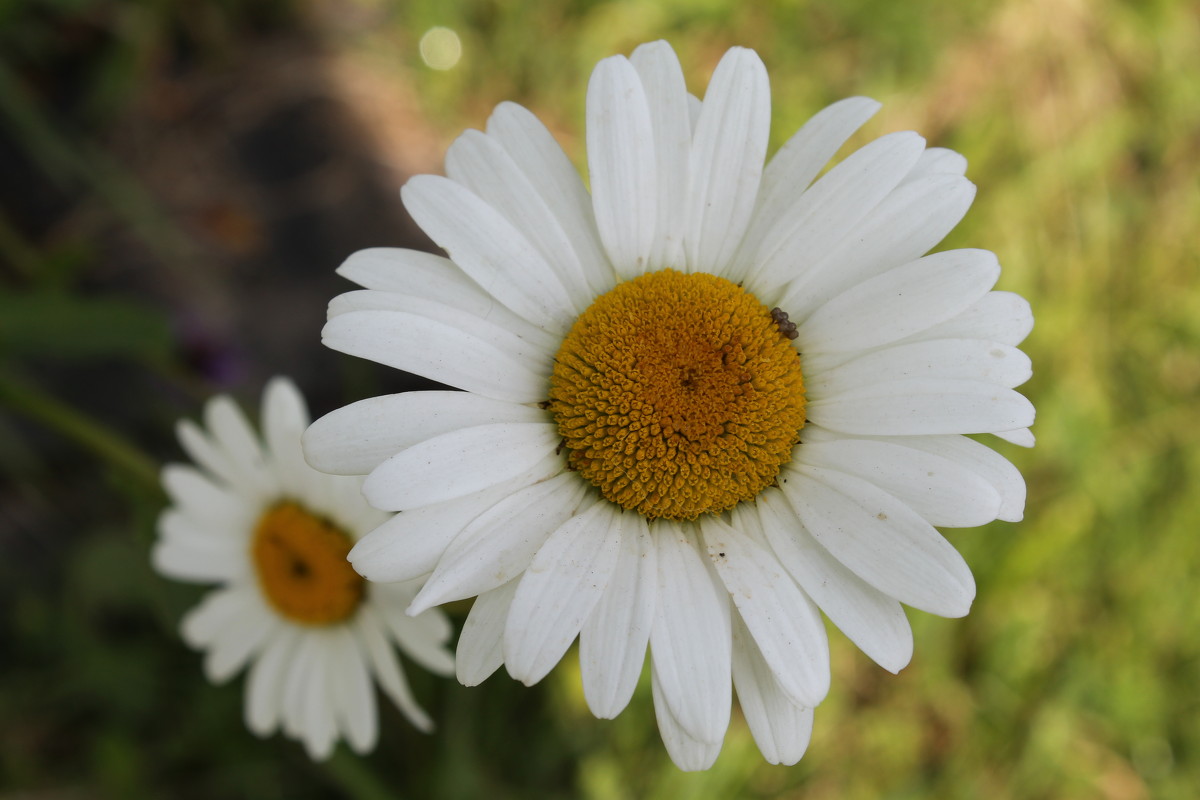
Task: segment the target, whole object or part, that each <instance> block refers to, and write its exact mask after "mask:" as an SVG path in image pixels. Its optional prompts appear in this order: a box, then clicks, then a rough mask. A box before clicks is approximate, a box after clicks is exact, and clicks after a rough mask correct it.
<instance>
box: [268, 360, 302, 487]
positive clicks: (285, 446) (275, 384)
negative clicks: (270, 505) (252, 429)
mask: <svg viewBox="0 0 1200 800" xmlns="http://www.w3.org/2000/svg"><path fill="white" fill-rule="evenodd" d="M261 419H262V428H263V438H264V440H265V441H266V445H267V453H268V454H269V455H270V459H271V463H273V464H274V465H275V471H276V473H277V474H278V475H279V480H280V488H281V490H282V491H283V492H284V493H285V494H288V495H291V496H293V497H305V496H306V495H307V494H308V491H307V490H308V486H309V482H310V481H311V480H312V476H311V475H310V474H309V473H311V470H310V469H309V467H308V464H307V463H305V461H304V454H303V453H302V452H301V450H300V435H301V434H302V433H304V429H305V428H306V427H307V426H308V423H309V418H308V406H307V405H306V404H305V402H304V396H303V395H301V394H300V390H299V389H298V388H296V384H294V383H292V381H291V380H289V379H288V378H273V379H271V382H270V383H268V384H267V388H266V389H265V390H264V391H263V400H262V414H261Z"/></svg>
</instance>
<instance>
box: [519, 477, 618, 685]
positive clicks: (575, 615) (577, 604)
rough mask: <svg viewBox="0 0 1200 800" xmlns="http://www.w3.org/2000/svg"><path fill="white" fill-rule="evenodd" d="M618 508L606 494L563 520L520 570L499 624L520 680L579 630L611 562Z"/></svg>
mask: <svg viewBox="0 0 1200 800" xmlns="http://www.w3.org/2000/svg"><path fill="white" fill-rule="evenodd" d="M620 548H621V512H620V510H619V508H618V507H617V506H615V505H614V504H612V503H610V502H608V501H607V500H598V501H597V502H596V503H595V504H594V505H593V506H592V507H591V508H589V509H588V510H586V511H584V512H583V513H581V514H577V515H576V516H574V517H572V518H571V519H569V520H567V522H566V523H564V524H563V525H562V527H560V528H559V529H558V530H556V531H555V532H554V533H552V534H551V535H550V538H549V539H547V540H546V543H545V544H544V545H542V548H541V549H540V550H538V551H537V555H535V556H534V558H533V562H532V563H530V565H529V569H528V570H526V572H525V575H524V577H522V578H521V584H520V586H518V587H517V593H516V595H515V596H514V597H513V602H512V608H511V609H509V613H508V622H507V624H506V625H505V628H504V663H505V666H506V667H507V668H508V673H509V674H510V675H512V676H513V677H514V678H516V679H517V680H519V681H521V682H522V683H524V684H525V685H526V686H531V685H533V684H535V683H537V682H538V681H540V680H541V679H542V678H544V677H545V676H546V673H548V672H549V671H550V670H551V669H553V668H554V665H555V664H557V663H558V662H559V660H560V659H561V658H562V657H563V654H564V653H566V652H567V648H568V647H570V646H571V642H572V641H574V640H575V637H576V636H577V635H579V629H580V628H581V627H583V621H584V620H585V619H587V618H588V615H590V614H591V613H592V609H593V608H595V607H596V603H597V602H599V600H600V597H601V595H603V594H604V589H605V587H607V586H608V580H609V576H611V575H612V571H613V567H614V566H616V563H617V555H618V553H619V552H620Z"/></svg>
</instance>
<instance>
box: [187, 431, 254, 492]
mask: <svg viewBox="0 0 1200 800" xmlns="http://www.w3.org/2000/svg"><path fill="white" fill-rule="evenodd" d="M175 436H176V438H178V439H179V443H180V444H181V445H183V449H184V452H186V453H187V454H188V457H189V458H191V459H192V461H194V462H196V464H197V465H199V466H200V467H202V468H203V469H204V471H205V472H207V473H208V474H209V475H210V476H211V477H213V478H216V479H217V480H218V481H220V482H221V483H222V484H224V485H226V486H237V485H238V484H239V483H240V482H241V477H242V474H241V472H240V471H239V469H238V466H237V465H236V464H234V463H233V462H232V460H231V459H230V458H229V455H228V454H227V453H226V452H225V450H224V449H222V448H218V447H217V446H216V444H214V443H213V440H212V439H210V438H209V436H208V434H207V433H205V432H204V429H203V428H201V427H200V426H199V425H197V424H196V423H194V422H192V421H191V420H190V419H181V420H179V422H178V423H176V425H175Z"/></svg>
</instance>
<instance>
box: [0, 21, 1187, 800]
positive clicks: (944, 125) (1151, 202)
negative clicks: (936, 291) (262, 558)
mask: <svg viewBox="0 0 1200 800" xmlns="http://www.w3.org/2000/svg"><path fill="white" fill-rule="evenodd" d="M435 26H443V27H446V28H449V29H451V30H453V31H455V32H456V34H457V37H458V39H459V41H460V43H461V58H460V60H458V61H457V63H456V64H455V65H454V66H453V67H451V68H449V69H433V68H431V67H430V66H429V65H428V63H427V61H426V60H425V59H424V58H423V57H422V51H421V48H420V44H419V43H420V41H421V38H422V36H423V34H425V32H426V31H427V30H429V29H430V28H432V27H435ZM660 37H661V38H666V39H668V40H669V41H671V43H672V44H673V45H674V46H675V48H676V50H677V51H678V52H679V55H680V58H681V60H682V62H683V64H684V69H685V71H686V72H687V74H688V79H689V85H690V88H691V89H692V90H693V91H695V92H698V93H699V92H701V91H702V90H703V87H704V85H705V83H706V81H707V78H708V75H709V74H710V73H711V70H712V69H713V67H714V66H715V64H716V62H717V60H718V59H719V57H720V55H721V54H722V52H723V51H724V50H725V49H726V48H727V47H729V46H731V45H734V44H741V45H746V46H750V47H753V48H755V49H756V50H757V51H758V52H759V53H760V54H761V56H762V57H763V59H764V61H765V62H766V64H767V67H768V69H769V71H770V76H771V83H772V93H773V102H774V119H773V127H772V131H773V137H772V138H773V143H774V145H776V146H777V145H778V144H779V143H781V142H782V141H783V140H784V139H785V138H786V137H787V136H788V135H790V133H791V132H793V131H794V130H795V129H796V128H797V127H798V126H799V125H800V124H801V123H802V122H803V121H804V120H805V119H806V118H807V117H808V116H809V115H810V114H812V113H813V112H815V111H816V110H818V109H819V108H821V107H822V106H823V105H825V104H826V103H829V102H831V101H833V100H836V99H839V98H841V97H844V96H848V95H852V94H866V95H870V96H872V97H875V98H877V99H878V100H880V101H882V102H883V103H884V108H883V111H882V112H881V113H880V114H879V115H878V116H877V117H876V119H875V120H873V121H872V122H871V123H869V125H868V126H867V129H866V130H865V131H864V132H863V134H862V135H861V136H860V137H858V138H856V139H855V140H854V142H852V144H855V145H857V144H861V143H863V142H864V141H866V140H867V139H868V138H870V137H874V136H877V135H880V134H882V133H885V132H889V131H893V130H901V129H908V128H912V129H916V130H918V131H919V132H921V133H922V134H923V135H925V136H926V137H927V138H928V139H929V141H930V143H931V144H935V145H940V146H946V147H951V148H954V149H956V150H959V151H960V152H962V153H964V154H965V155H966V156H967V157H968V159H969V160H970V164H971V167H970V169H969V171H968V177H970V178H971V179H972V180H973V181H974V182H975V183H976V184H977V185H978V187H979V194H978V198H977V200H976V202H975V205H974V207H973V209H972V210H971V212H970V213H969V214H968V216H967V218H966V220H965V221H964V223H963V224H962V225H961V226H960V227H959V228H958V229H957V230H956V231H955V232H954V233H953V234H952V235H951V237H950V239H949V240H947V242H946V243H945V244H944V245H943V246H944V247H954V246H972V247H983V248H987V249H991V250H994V251H995V252H997V253H998V254H999V256H1000V260H1001V263H1002V264H1003V266H1004V274H1003V276H1002V278H1001V281H1000V286H999V288H1002V289H1009V290H1013V291H1017V292H1020V293H1021V294H1023V295H1025V296H1026V297H1027V298H1029V300H1030V301H1031V302H1032V304H1033V308H1034V313H1035V317H1036V319H1037V326H1036V328H1035V330H1034V332H1033V334H1032V335H1031V337H1030V338H1029V340H1028V341H1027V342H1026V343H1025V345H1024V347H1025V349H1026V350H1027V351H1028V352H1029V354H1030V355H1031V356H1032V358H1033V361H1034V366H1035V376H1034V379H1033V380H1032V381H1031V382H1030V383H1029V384H1028V385H1027V386H1026V387H1024V389H1023V391H1025V392H1027V393H1028V395H1029V396H1030V397H1031V398H1032V399H1033V400H1034V402H1035V404H1036V405H1037V408H1038V422H1037V425H1036V426H1035V429H1034V430H1035V432H1036V433H1037V435H1038V445H1037V447H1036V448H1035V449H1033V450H1029V451H1025V450H1021V449H1020V448H1016V447H1011V446H1008V445H1005V444H1004V443H997V447H998V448H999V449H1000V450H1001V451H1002V452H1004V453H1005V455H1007V456H1009V457H1010V458H1011V459H1012V460H1013V461H1014V462H1015V463H1017V465H1018V466H1020V468H1021V469H1022V471H1023V472H1024V474H1025V476H1026V478H1027V480H1028V482H1029V503H1028V508H1027V512H1026V519H1025V521H1024V522H1021V523H1018V524H1015V525H1014V524H1003V523H997V524H993V525H991V526H989V527H987V528H984V529H979V530H967V531H951V532H950V533H949V536H950V539H951V541H952V542H953V543H954V544H955V545H956V546H957V547H958V548H959V549H960V550H961V551H962V552H963V554H964V555H965V557H966V559H967V561H968V562H969V563H970V564H971V566H972V567H973V569H974V571H975V575H976V577H977V579H978V585H979V594H978V599H977V600H976V602H975V606H974V609H973V610H972V612H971V615H970V616H969V617H967V618H966V619H963V620H942V619H938V618H934V617H930V616H928V615H925V614H922V613H920V612H911V613H910V616H911V618H912V621H913V626H914V629H915V635H916V655H915V657H914V659H913V662H912V664H911V665H910V666H909V667H908V668H907V669H905V670H904V671H903V673H902V674H900V675H899V676H892V675H890V674H888V673H886V672H884V671H883V670H882V669H880V668H878V667H876V666H875V665H873V664H872V663H871V662H870V661H869V660H868V659H867V658H866V657H865V656H863V655H862V654H861V653H859V652H857V651H856V650H855V649H854V648H853V646H851V645H850V644H849V643H848V642H847V641H846V640H845V639H844V638H843V637H841V636H840V634H836V633H834V634H833V636H832V648H833V674H834V681H833V688H832V690H831V692H830V694H829V698H828V699H827V700H826V701H825V703H824V704H823V705H822V706H821V707H820V708H819V709H818V711H817V723H816V730H815V734H814V737H813V742H812V745H811V747H810V749H809V752H808V754H807V755H806V757H805V758H804V760H803V761H802V762H801V763H800V764H799V765H798V766H796V767H792V768H784V767H771V766H768V765H766V764H764V763H763V762H762V759H761V757H760V756H759V754H758V752H757V749H756V748H755V746H754V744H753V742H752V740H751V739H750V736H749V733H748V731H747V729H746V726H745V723H744V722H743V721H742V720H741V718H740V717H739V716H738V714H737V713H736V712H735V714H734V719H733V722H732V724H731V727H730V732H729V736H728V739H727V740H726V744H725V748H724V751H723V753H722V755H721V757H720V758H719V759H718V761H717V763H716V766H715V767H714V768H713V769H712V770H710V771H709V772H707V773H701V774H694V775H688V774H683V773H681V772H679V771H678V770H677V769H676V768H675V767H674V766H673V765H672V764H671V763H670V761H669V760H668V758H667V756H666V754H665V752H664V750H663V748H662V746H661V744H660V742H659V737H658V734H657V731H656V729H655V726H654V721H653V712H652V709H651V703H650V699H649V692H648V688H647V687H645V686H643V687H641V688H640V689H639V692H638V694H637V696H635V698H634V701H633V703H632V705H631V706H630V708H629V709H628V710H627V711H626V712H625V713H624V714H622V715H621V716H620V717H619V718H618V719H617V720H615V721H612V722H606V721H597V720H594V719H592V718H591V716H590V714H589V713H588V712H587V710H586V707H585V705H584V703H583V699H582V694H581V690H580V684H579V676H578V668H577V663H576V660H575V657H574V655H573V654H572V655H568V657H567V658H566V659H565V660H564V662H563V663H562V664H561V665H560V666H559V667H558V668H557V669H556V670H555V671H554V672H553V673H552V675H551V676H550V678H548V679H547V680H545V681H543V682H542V683H541V684H539V685H538V686H536V687H534V688H532V689H526V688H524V687H521V686H519V685H518V684H516V683H514V682H513V681H511V680H510V679H509V678H508V677H507V676H506V675H504V674H503V673H501V674H498V675H496V676H493V678H491V679H490V680H489V681H488V682H487V683H485V684H484V685H483V686H482V687H479V688H475V689H466V688H463V687H461V686H458V685H457V684H455V683H453V681H435V680H433V679H431V678H429V677H428V676H426V675H423V674H421V673H420V672H418V671H416V670H415V669H414V670H412V671H411V674H412V679H413V682H414V684H415V688H416V690H417V694H418V697H419V698H420V699H421V701H422V702H423V704H424V705H425V706H426V707H427V708H429V709H430V710H431V711H432V713H433V716H434V718H435V720H437V721H438V723H439V728H440V729H439V731H438V733H437V734H435V735H434V736H431V737H425V736H422V735H420V734H418V733H416V732H415V731H414V730H413V729H412V728H411V727H409V726H408V725H407V724H406V723H405V722H404V720H403V719H402V718H401V717H400V716H399V714H398V713H396V712H395V711H394V710H392V709H390V708H386V707H385V709H384V714H383V734H382V738H381V741H380V744H379V747H378V748H377V750H376V752H375V753H374V754H372V755H371V756H370V757H369V758H366V759H358V758H355V757H353V756H350V755H349V754H348V753H347V752H345V751H339V753H338V754H337V755H336V756H335V757H334V759H333V760H332V761H331V762H329V763H328V764H323V765H314V764H311V763H310V762H309V761H308V760H307V758H306V757H305V756H304V754H303V752H302V750H301V748H300V747H299V746H298V745H295V744H293V743H290V742H288V741H285V740H283V739H282V738H281V737H276V738H273V739H268V740H266V741H261V742H260V741H259V740H256V739H255V738H254V737H253V736H252V735H251V734H249V733H248V732H247V731H246V730H245V729H244V728H243V727H242V723H241V710H240V709H241V706H240V704H241V683H240V680H238V681H234V682H233V683H232V684H230V685H227V686H223V687H213V686H210V685H208V684H207V683H206V682H205V681H204V679H203V677H202V675H201V672H200V657H199V656H198V655H197V654H195V653H192V652H190V651H188V650H187V649H186V647H185V646H184V645H183V644H182V643H181V642H180V641H179V638H178V635H177V633H176V627H177V622H178V619H179V616H180V614H181V613H183V611H185V610H186V609H187V608H188V607H190V606H191V605H192V604H193V603H195V602H196V601H197V599H198V598H199V596H200V595H201V594H202V592H201V590H200V589H198V588H195V587H188V586H180V585H176V584H169V583H167V582H166V581H163V580H160V579H159V578H157V577H156V576H155V575H154V574H152V573H151V571H150V569H149V567H148V565H147V552H148V545H149V543H150V542H151V541H152V537H153V525H154V518H155V516H156V515H157V513H158V511H159V509H160V508H161V504H162V502H163V498H162V496H161V495H160V494H159V491H158V489H157V488H156V485H155V472H156V470H157V468H158V464H159V463H161V462H163V461H166V460H173V459H179V458H181V454H180V452H179V450H178V448H177V446H176V445H175V444H174V442H173V439H172V426H173V424H174V420H175V419H177V418H178V417H180V416H186V415H191V416H195V415H196V414H197V413H198V411H199V407H200V404H201V403H202V401H203V400H204V399H205V398H206V397H208V396H209V395H211V394H212V393H214V392H218V391H229V392H232V393H234V394H235V395H236V396H238V397H239V398H240V399H241V400H243V401H244V402H245V403H247V404H249V405H251V406H252V407H253V406H254V405H256V404H257V398H258V395H259V391H260V389H261V386H262V384H263V382H264V381H265V379H266V378H267V377H268V376H270V375H272V374H276V373H284V374H290V375H293V376H295V377H296V378H297V380H298V381H299V382H300V384H301V386H302V388H304V389H305V391H306V392H307V393H308V394H309V396H310V399H311V404H312V406H313V409H314V412H315V413H317V414H320V413H324V412H325V411H328V410H330V409H332V408H334V407H336V406H338V405H341V404H343V403H345V402H348V401H350V400H354V399H359V398H361V397H364V396H367V395H370V394H376V393H380V392H384V391H398V390H401V389H406V388H420V387H421V386H423V385H425V384H422V383H421V382H420V381H415V380H410V379H408V378H406V377H404V376H400V375H396V374H395V373H394V372H391V371H388V370H385V369H381V368H377V367H375V366H374V365H370V364H365V363H360V362H357V361H354V360H352V359H349V358H343V357H340V356H338V355H337V354H334V353H330V352H326V351H325V350H323V348H321V347H320V345H319V330H320V326H321V323H322V321H323V317H324V306H325V303H326V302H327V301H328V299H329V298H330V297H332V296H333V295H334V294H336V293H338V292H340V291H344V290H345V289H347V288H348V287H349V285H348V284H346V283H344V282H342V281H341V280H340V279H338V278H337V277H336V276H334V275H333V273H332V270H333V268H334V267H336V266H337V265H338V263H340V261H341V259H342V258H344V257H345V256H346V255H347V254H349V253H350V252H352V251H353V250H356V249H360V248H364V247H369V246H381V245H394V246H414V247H422V246H428V242H427V241H426V240H425V239H424V238H423V237H422V236H421V234H420V232H419V231H416V230H415V229H414V228H413V226H412V223H411V221H409V220H408V219H407V217H406V216H405V214H404V212H403V209H402V208H401V207H400V204H399V199H398V195H397V192H396V188H397V187H398V186H399V185H400V184H401V183H402V182H403V181H404V180H405V178H406V177H407V176H408V175H411V174H414V173H419V172H429V171H438V170H439V169H440V166H441V157H442V154H443V153H444V151H445V148H446V146H447V145H448V144H449V142H450V141H451V140H452V139H453V137H454V136H455V135H456V134H457V133H458V132H459V131H461V130H462V129H463V128H464V127H469V126H470V127H482V126H483V124H484V122H485V120H486V117H487V114H488V113H489V111H490V109H491V107H492V106H493V105H495V104H496V103H498V102H500V101H502V100H515V101H518V102H521V103H523V104H525V105H527V106H529V107H530V108H532V109H533V110H534V111H535V112H536V113H537V114H538V115H539V116H540V117H541V118H542V119H544V120H545V121H546V122H547V124H548V125H550V126H551V128H552V130H554V131H555V133H556V135H557V136H558V137H559V139H560V141H561V142H562V143H563V144H564V146H565V147H566V148H567V150H568V152H569V153H570V154H571V156H572V157H573V158H574V159H575V160H576V162H577V163H580V164H582V163H583V157H584V154H583V136H582V118H583V101H584V91H585V87H586V81H587V76H588V73H589V71H590V69H591V66H592V65H593V64H594V63H595V62H596V61H597V60H598V59H600V58H602V57H604V56H606V55H610V54H612V53H615V52H622V53H628V52H630V51H631V50H632V48H633V47H635V46H636V45H637V44H638V43H640V42H643V41H647V40H651V39H656V38H660ZM426 56H427V57H428V59H429V60H430V61H432V62H433V63H435V64H438V65H440V66H444V64H439V62H438V59H439V58H445V53H444V52H441V51H436V50H435V51H430V50H429V49H428V48H427V50H426ZM1198 76H1200V8H1198V7H1197V6H1196V5H1195V4H1194V3H1188V2H1182V0H1181V1H1180V2H1173V1H1172V0H1153V1H1151V2H1140V3H1137V2H1125V3H1121V2H1115V1H1113V0H1091V1H1089V0H998V1H997V2H980V1H979V0H966V2H960V3H953V4H951V3H939V2H933V0H914V1H913V2H909V3H892V2H884V1H883V0H850V1H849V2H843V3H838V4H836V5H835V4H822V3H816V2H803V1H802V0H795V1H793V2H782V1H781V2H766V3H743V2H736V0H700V1H698V2H685V1H684V0H671V2H663V3H654V2H649V0H614V1H613V2H602V1H601V0H591V1H589V0H573V1H572V2H565V3H558V4H548V3H541V2H534V1H533V0H505V1H504V2H502V1H501V0H490V1H485V0H408V1H407V2H403V3H400V2H397V3H389V2H385V0H320V1H318V0H312V1H311V2H309V1H308V0H275V2H255V3H246V2H238V1H237V0H220V1H219V2H203V3H196V2H187V1H186V0H136V1H135V0H127V1H125V2H118V1H117V0H25V2H22V1H21V0H3V1H2V2H0V176H2V178H0V201H2V206H0V209H2V215H0V471H2V474H3V483H2V484H0V611H2V616H0V796H2V797H22V798H26V797H29V798H91V797H117V798H218V797H219V798H225V797H229V798H240V797H246V798H251V797H253V798H316V797H341V796H350V797H389V796H395V797H406V798H424V797H438V798H442V797H445V798H460V797H461V798H471V797H489V798H493V797H494V798H524V797H537V798H541V797H552V798H576V797H578V798H596V799H597V800H599V799H600V798H640V797H646V798H731V797H763V798H775V797H782V798H927V797H938V798H941V797H945V798H960V797H970V798H1047V799H1050V798H1055V799H1057V798H1113V799H1114V800H1124V799H1129V800H1136V799H1138V798H1193V797H1196V796H1197V788H1196V787H1198V786H1200V753H1198V752H1197V750H1198V748H1200V699H1198V698H1200V692H1198V685H1200V635H1198V634H1200V624H1198V623H1200V611H1198V610H1197V609H1198V608H1200V605H1198V603H1197V601H1196V589H1195V581H1196V577H1197V575H1198V574H1200V557H1198V556H1200V541H1198V537H1197V533H1198V530H1200V493H1198V492H1197V491H1196V486H1197V480H1198V478H1200V447H1198V446H1197V445H1200V425H1198V424H1197V422H1198V421H1200V402H1198V398H1200V347H1198V343H1200V291H1198V290H1197V288H1196V273H1197V246H1196V243H1197V235H1196V227H1197V225H1196V223H1197V220H1200V189H1198V186H1200V183H1198V180H1197V177H1198V176H1197V165H1198V163H1200V78H1198ZM466 608H467V606H464V605H459V606H454V607H452V608H451V611H452V613H454V614H456V615H457V619H458V620H459V621H461V619H462V617H463V615H464V614H465V611H466Z"/></svg>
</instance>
